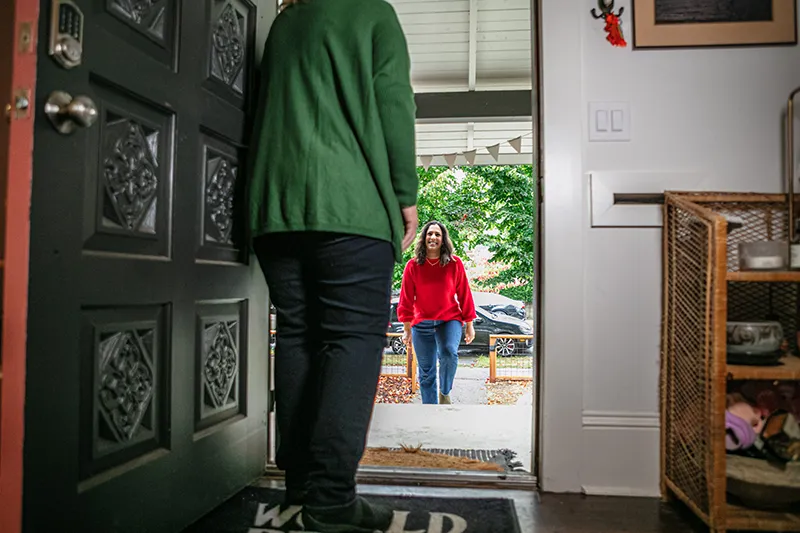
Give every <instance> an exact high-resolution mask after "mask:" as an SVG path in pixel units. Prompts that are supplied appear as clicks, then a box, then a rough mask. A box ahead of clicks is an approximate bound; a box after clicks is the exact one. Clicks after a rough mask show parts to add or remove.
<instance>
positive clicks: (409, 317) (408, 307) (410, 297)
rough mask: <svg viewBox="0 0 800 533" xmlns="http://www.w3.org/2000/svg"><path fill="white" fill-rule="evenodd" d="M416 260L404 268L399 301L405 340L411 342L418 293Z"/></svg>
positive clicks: (398, 311) (398, 314) (399, 315)
mask: <svg viewBox="0 0 800 533" xmlns="http://www.w3.org/2000/svg"><path fill="white" fill-rule="evenodd" d="M415 266H416V265H415V263H414V260H413V259H412V260H411V261H409V262H408V263H406V268H405V270H403V281H402V284H401V285H400V301H399V302H398V303H397V320H399V321H400V322H402V323H403V342H404V343H405V344H408V343H409V342H411V322H412V321H413V320H414V298H415V296H416V294H417V292H416V287H415V286H414V267H415Z"/></svg>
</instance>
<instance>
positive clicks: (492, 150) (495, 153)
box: [486, 144, 500, 162]
mask: <svg viewBox="0 0 800 533" xmlns="http://www.w3.org/2000/svg"><path fill="white" fill-rule="evenodd" d="M486 149H487V150H489V154H491V156H492V159H494V160H495V162H497V161H498V160H499V159H500V145H499V144H495V145H494V146H487V147H486Z"/></svg>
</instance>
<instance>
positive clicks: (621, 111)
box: [589, 102, 631, 142]
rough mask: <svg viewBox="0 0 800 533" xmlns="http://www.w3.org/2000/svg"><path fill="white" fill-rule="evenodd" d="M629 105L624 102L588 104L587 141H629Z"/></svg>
mask: <svg viewBox="0 0 800 533" xmlns="http://www.w3.org/2000/svg"><path fill="white" fill-rule="evenodd" d="M630 130H631V118H630V107H629V106H628V104H627V103H626V102H591V103H590V104H589V141H592V142H603V141H630V140H631V131H630Z"/></svg>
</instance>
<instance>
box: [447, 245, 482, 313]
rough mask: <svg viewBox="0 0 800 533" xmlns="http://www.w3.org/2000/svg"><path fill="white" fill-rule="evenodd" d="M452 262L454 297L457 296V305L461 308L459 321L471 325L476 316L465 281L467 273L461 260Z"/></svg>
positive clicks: (467, 283) (454, 259) (467, 284)
mask: <svg viewBox="0 0 800 533" xmlns="http://www.w3.org/2000/svg"><path fill="white" fill-rule="evenodd" d="M453 262H454V263H455V267H456V296H458V303H459V305H460V306H461V321H462V322H465V323H471V322H472V321H473V320H475V317H476V316H477V315H476V313H475V301H474V300H473V299H472V289H470V287H469V280H468V279H467V271H466V270H465V269H464V263H462V262H461V259H459V258H457V257H455V258H453Z"/></svg>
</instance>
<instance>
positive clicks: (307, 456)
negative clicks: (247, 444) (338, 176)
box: [254, 232, 394, 506]
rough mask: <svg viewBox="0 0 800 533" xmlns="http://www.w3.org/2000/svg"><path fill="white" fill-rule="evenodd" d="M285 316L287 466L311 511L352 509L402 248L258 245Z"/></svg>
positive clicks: (280, 322) (282, 407)
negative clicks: (398, 251) (347, 506)
mask: <svg viewBox="0 0 800 533" xmlns="http://www.w3.org/2000/svg"><path fill="white" fill-rule="evenodd" d="M254 248H255V252H256V255H257V256H258V260H259V263H260V264H261V268H262V270H263V271H264V276H265V277H266V279H267V284H268V285H269V291H270V296H271V299H272V303H273V304H274V305H275V308H276V310H277V340H276V343H277V344H276V347H275V394H276V416H277V423H278V432H279V441H280V444H279V446H278V454H277V458H276V459H277V461H276V462H277V466H278V468H280V469H282V470H284V471H285V472H286V485H287V489H289V490H299V489H300V488H301V487H306V488H307V489H308V496H307V498H306V500H305V503H307V504H308V505H315V506H334V505H342V504H347V503H349V502H350V501H352V500H353V498H354V497H355V486H356V483H355V476H356V470H357V469H358V463H359V461H360V460H361V457H362V455H363V454H364V449H365V447H366V439H367V431H368V428H369V422H370V418H371V416H372V407H373V404H374V402H375V392H376V389H377V384H378V377H379V376H380V371H381V358H382V353H383V349H384V347H385V346H386V328H387V324H388V323H389V303H390V294H391V277H392V271H393V268H394V254H393V249H392V245H391V244H390V243H389V242H386V241H379V240H375V239H368V238H365V237H356V236H351V235H339V234H333V233H311V232H308V233H306V232H302V233H276V234H269V235H265V236H262V237H259V238H257V239H256V240H255V242H254Z"/></svg>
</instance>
